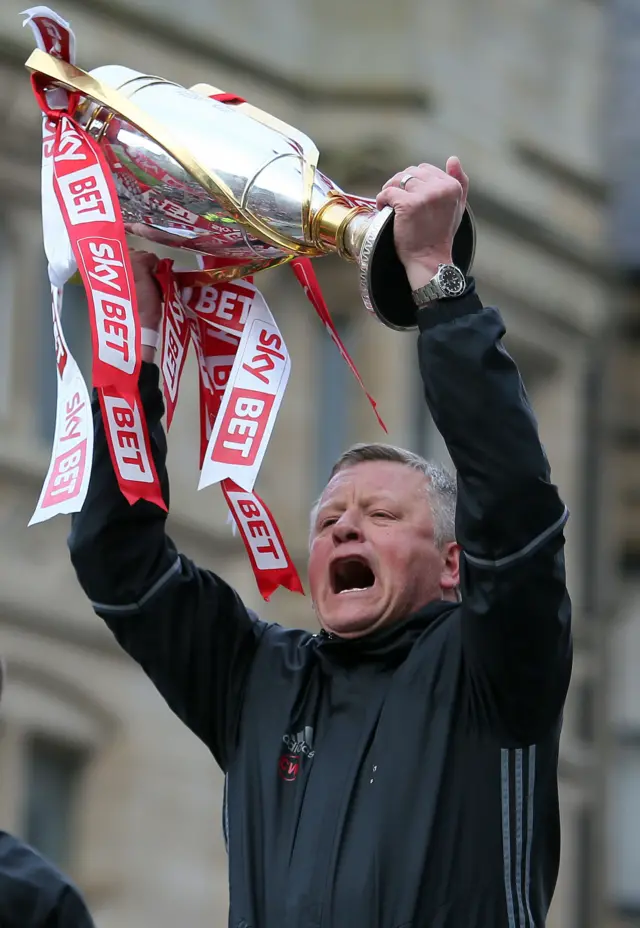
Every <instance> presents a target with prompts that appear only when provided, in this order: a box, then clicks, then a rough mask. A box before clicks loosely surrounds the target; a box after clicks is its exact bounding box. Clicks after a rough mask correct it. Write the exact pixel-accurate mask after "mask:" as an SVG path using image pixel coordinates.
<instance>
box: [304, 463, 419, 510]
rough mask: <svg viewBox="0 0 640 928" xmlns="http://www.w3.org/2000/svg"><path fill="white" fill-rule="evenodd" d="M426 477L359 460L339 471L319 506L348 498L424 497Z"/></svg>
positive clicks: (402, 468)
mask: <svg viewBox="0 0 640 928" xmlns="http://www.w3.org/2000/svg"><path fill="white" fill-rule="evenodd" d="M426 483H427V478H426V476H425V474H422V473H420V471H417V470H414V469H413V468H411V467H407V465H406V464H400V463H399V462H397V461H363V462H361V463H360V464H353V465H352V466H351V467H346V468H345V469H344V470H341V471H339V472H338V473H337V474H336V475H335V476H334V477H332V479H331V480H330V481H329V483H328V484H327V486H326V488H325V490H324V493H323V494H322V497H321V500H320V505H321V506H325V505H328V504H329V503H332V502H339V501H341V500H343V499H345V498H348V497H353V496H355V497H358V498H369V497H378V496H379V497H391V498H393V499H397V500H398V501H401V500H403V499H413V498H415V497H416V496H417V495H424V493H425V489H426Z"/></svg>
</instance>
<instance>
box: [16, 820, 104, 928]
mask: <svg viewBox="0 0 640 928" xmlns="http://www.w3.org/2000/svg"><path fill="white" fill-rule="evenodd" d="M0 928H94V925H93V921H92V920H91V916H90V915H89V912H88V911H87V908H86V906H85V904H84V902H83V901H82V898H81V896H80V894H79V893H78V890H77V889H76V888H75V887H74V886H73V885H72V884H71V883H70V882H69V881H68V880H67V879H66V877H64V876H62V874H61V873H59V872H58V871H57V870H56V868H55V867H54V866H53V865H52V864H50V863H49V862H48V861H46V860H45V859H44V858H43V857H41V856H40V854H38V853H37V852H36V851H34V850H33V849H32V848H30V847H28V845H26V844H24V843H23V842H22V841H19V840H18V839H17V838H14V837H12V836H11V835H8V834H7V833H6V832H4V831H0Z"/></svg>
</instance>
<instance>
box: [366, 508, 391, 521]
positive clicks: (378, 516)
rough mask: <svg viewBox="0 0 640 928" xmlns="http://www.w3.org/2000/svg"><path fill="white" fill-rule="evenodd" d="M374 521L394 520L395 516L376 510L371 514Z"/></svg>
mask: <svg viewBox="0 0 640 928" xmlns="http://www.w3.org/2000/svg"><path fill="white" fill-rule="evenodd" d="M371 515H372V517H373V518H374V519H395V516H394V515H392V514H391V513H390V512H385V510H383V509H376V511H375V512H372V513H371Z"/></svg>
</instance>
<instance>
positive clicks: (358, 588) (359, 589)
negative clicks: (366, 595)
mask: <svg viewBox="0 0 640 928" xmlns="http://www.w3.org/2000/svg"><path fill="white" fill-rule="evenodd" d="M367 589H369V587H366V586H352V587H351V589H350V590H340V593H339V595H340V596H342V594H343V593H362V591H363V590H367Z"/></svg>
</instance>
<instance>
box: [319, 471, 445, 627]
mask: <svg viewBox="0 0 640 928" xmlns="http://www.w3.org/2000/svg"><path fill="white" fill-rule="evenodd" d="M309 583H310V586H311V596H312V598H313V602H314V606H315V609H316V613H317V615H318V619H319V621H320V624H321V625H322V627H323V628H324V629H326V631H328V632H333V633H335V634H337V635H341V636H342V637H344V638H355V637H358V636H360V635H364V634H367V633H369V632H371V631H373V630H374V629H376V628H379V627H381V626H383V625H387V624H389V623H391V622H393V621H396V620H398V619H402V618H405V617H406V616H408V615H410V614H411V613H412V612H415V611H416V610H417V609H419V608H420V607H421V606H424V605H426V603H428V602H431V601H433V600H439V599H443V598H445V599H451V598H453V597H454V590H455V588H456V586H457V585H458V546H457V545H455V544H453V543H451V544H447V545H444V546H443V548H442V549H439V548H438V547H437V546H436V544H435V542H434V525H433V514H432V511H431V504H430V501H429V494H428V484H427V478H426V477H425V475H424V474H421V473H420V472H419V471H416V470H412V469H411V468H410V467H407V466H406V465H404V464H400V463H396V462H393V461H366V462H363V463H361V464H355V465H353V466H352V467H347V468H345V470H342V471H340V472H339V473H337V474H336V475H335V477H333V479H332V480H331V481H330V483H329V484H328V486H327V487H326V489H325V491H324V493H323V494H322V498H321V500H320V505H319V507H318V512H317V515H316V519H315V523H314V526H313V529H312V540H311V554H310V557H309Z"/></svg>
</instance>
